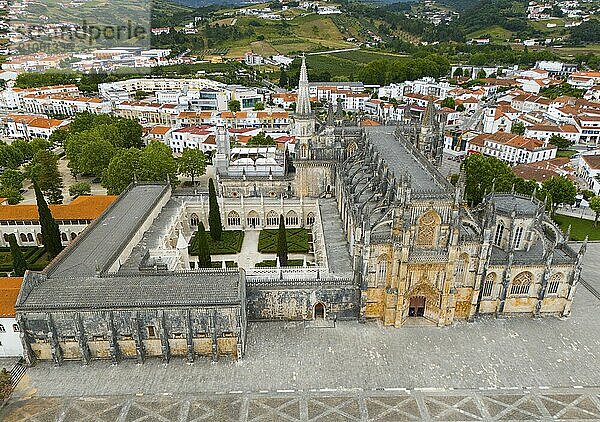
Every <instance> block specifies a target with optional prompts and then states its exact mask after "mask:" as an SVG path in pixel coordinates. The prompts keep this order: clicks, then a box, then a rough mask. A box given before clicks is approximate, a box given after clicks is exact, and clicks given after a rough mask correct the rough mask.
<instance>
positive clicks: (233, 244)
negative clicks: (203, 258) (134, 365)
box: [190, 230, 244, 255]
mask: <svg viewBox="0 0 600 422" xmlns="http://www.w3.org/2000/svg"><path fill="white" fill-rule="evenodd" d="M196 233H197V232H196ZM196 233H194V236H196ZM206 237H207V238H208V248H209V249H210V254H211V255H224V254H236V253H240V251H241V250H242V243H243V242H244V232H243V231H241V230H225V231H223V235H222V237H221V240H218V241H217V240H213V239H212V238H211V237H210V232H208V231H207V232H206ZM192 238H193V237H192ZM190 243H192V242H191V241H190ZM190 255H198V251H196V250H190Z"/></svg>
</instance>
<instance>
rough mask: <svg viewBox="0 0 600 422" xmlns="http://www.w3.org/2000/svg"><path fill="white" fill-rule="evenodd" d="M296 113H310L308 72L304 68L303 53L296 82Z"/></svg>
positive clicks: (304, 58)
mask: <svg viewBox="0 0 600 422" xmlns="http://www.w3.org/2000/svg"><path fill="white" fill-rule="evenodd" d="M296 114H298V115H301V116H308V115H309V114H311V109H310V93H309V91H308V72H307V70H306V56H304V55H302V65H301V66H300V81H299V83H298V101H297V102H296Z"/></svg>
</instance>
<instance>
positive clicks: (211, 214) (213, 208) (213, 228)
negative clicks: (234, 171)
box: [208, 179, 223, 240]
mask: <svg viewBox="0 0 600 422" xmlns="http://www.w3.org/2000/svg"><path fill="white" fill-rule="evenodd" d="M208 225H209V227H210V237H212V238H213V240H221V237H222V235H223V226H222V225H221V212H220V211H219V203H218V202H217V191H216V190H215V184H214V183H213V179H210V180H209V181H208Z"/></svg>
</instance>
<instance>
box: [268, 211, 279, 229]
mask: <svg viewBox="0 0 600 422" xmlns="http://www.w3.org/2000/svg"><path fill="white" fill-rule="evenodd" d="M277 225H279V215H278V214H277V213H276V212H275V211H273V210H271V211H269V212H268V213H267V226H277Z"/></svg>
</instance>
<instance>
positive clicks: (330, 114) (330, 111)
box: [326, 101, 335, 126]
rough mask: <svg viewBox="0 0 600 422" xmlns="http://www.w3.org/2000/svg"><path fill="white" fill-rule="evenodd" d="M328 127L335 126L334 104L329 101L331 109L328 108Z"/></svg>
mask: <svg viewBox="0 0 600 422" xmlns="http://www.w3.org/2000/svg"><path fill="white" fill-rule="evenodd" d="M326 124H327V126H335V121H334V112H333V102H332V101H329V107H328V108H327V122H326Z"/></svg>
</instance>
